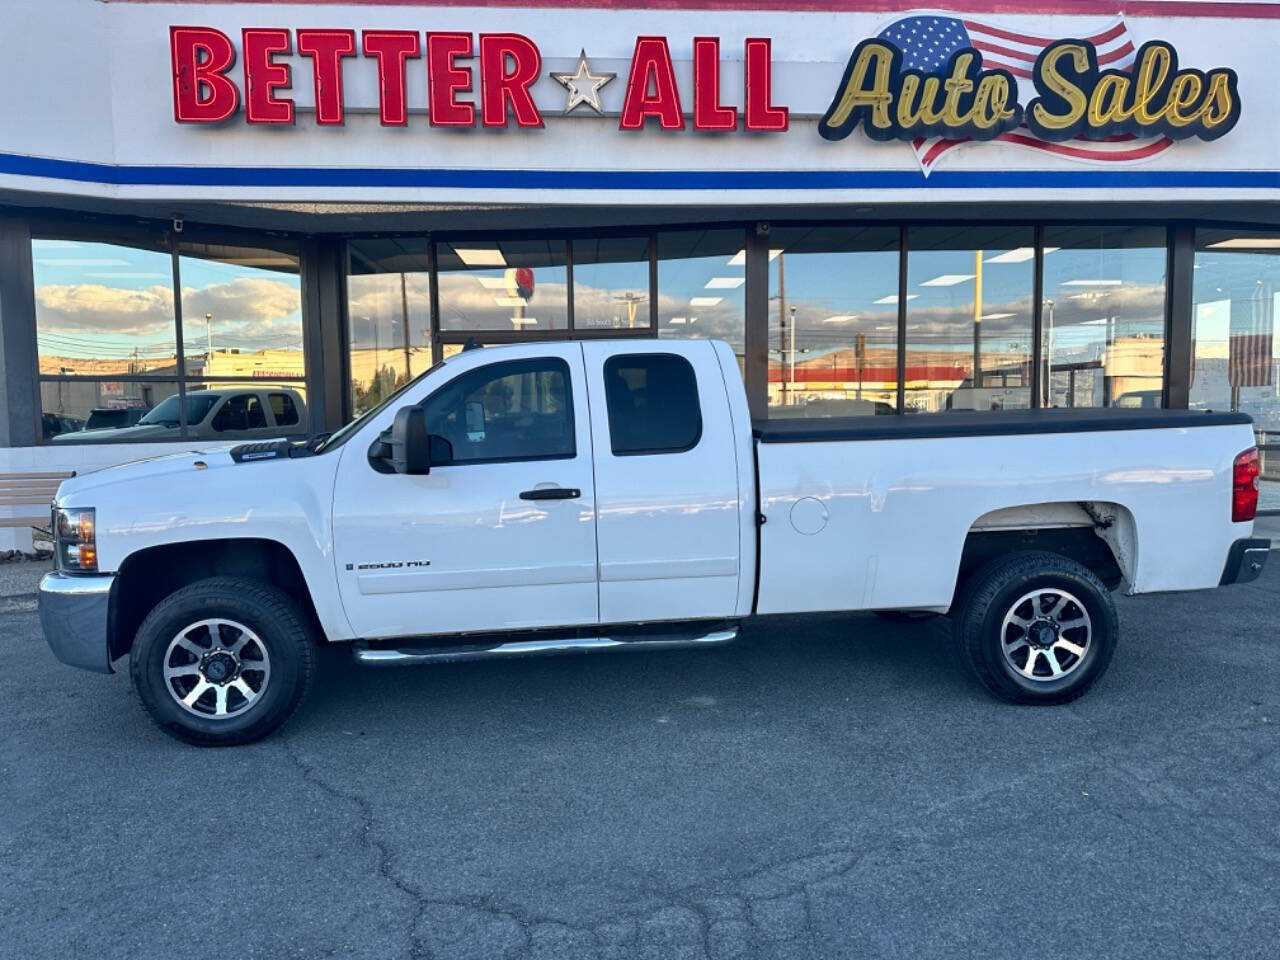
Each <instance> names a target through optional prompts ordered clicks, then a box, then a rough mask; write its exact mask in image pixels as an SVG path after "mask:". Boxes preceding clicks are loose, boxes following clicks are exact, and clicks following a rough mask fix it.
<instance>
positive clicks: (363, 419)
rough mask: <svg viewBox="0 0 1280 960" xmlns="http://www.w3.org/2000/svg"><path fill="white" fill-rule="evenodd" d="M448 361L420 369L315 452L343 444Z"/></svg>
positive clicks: (318, 446) (323, 442)
mask: <svg viewBox="0 0 1280 960" xmlns="http://www.w3.org/2000/svg"><path fill="white" fill-rule="evenodd" d="M448 362H449V361H448V360H441V361H440V362H439V363H433V364H432V365H431V366H430V367H428V368H427V369H426V370H424V371H422V373H420V374H418V375H417V376H416V377H414V378H413V379H412V380H410V381H409V382H408V383H406V384H405V385H404V386H402V387H401V388H400V389H399V390H396V391H395V392H393V393H391V394H389V395H388V396H387V398H386V399H385V400H383V401H382V402H381V403H380V404H378V405H377V406H376V407H373V408H372V409H369V410H366V411H365V412H364V413H362V414H360V416H358V417H356V418H355V419H354V420H352V421H351V422H350V423H348V424H345V425H344V426H341V427H339V428H338V429H337V430H335V431H334V432H333V433H331V434H329V436H327V437H326V438H325V439H324V440H322V441H321V442H320V443H318V444H316V447H315V452H316V453H324V452H325V451H327V450H334V449H336V448H338V447H340V446H342V444H344V443H345V442H346V441H347V438H349V437H350V436H351V435H352V434H354V433H356V432H357V431H358V430H359V429H360V428H361V427H362V426H364V425H365V424H366V423H368V422H369V419H370V418H371V417H376V416H377V415H378V414H380V413H381V412H382V411H383V410H385V409H387V407H389V406H391V404H393V403H395V402H396V401H397V400H399V399H400V398H401V397H402V396H404V394H405V392H406V391H407V390H409V389H410V388H411V387H415V386H417V385H418V384H419V383H420V382H421V381H422V378H423V377H425V376H427V375H428V374H430V373H431V372H432V371H434V370H438V369H439V368H440V367H443V366H444V365H445V364H446V363H448Z"/></svg>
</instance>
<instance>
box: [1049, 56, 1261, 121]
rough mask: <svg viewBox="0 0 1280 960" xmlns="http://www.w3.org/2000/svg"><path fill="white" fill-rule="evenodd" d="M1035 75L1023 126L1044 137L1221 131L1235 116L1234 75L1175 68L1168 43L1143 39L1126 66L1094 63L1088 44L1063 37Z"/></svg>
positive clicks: (1175, 58) (1237, 111)
mask: <svg viewBox="0 0 1280 960" xmlns="http://www.w3.org/2000/svg"><path fill="white" fill-rule="evenodd" d="M1033 82H1034V83H1035V86H1036V91H1037V92H1038V93H1039V96H1038V97H1036V98H1035V99H1034V100H1032V101H1031V103H1030V104H1029V106H1028V108H1027V126H1029V127H1030V128H1031V131H1032V133H1034V134H1036V135H1037V136H1039V137H1042V138H1043V139H1045V140H1069V139H1071V138H1072V137H1076V136H1081V135H1083V136H1086V137H1089V138H1091V139H1095V140H1096V139H1101V138H1102V137H1107V136H1114V135H1117V134H1125V133H1136V134H1138V135H1139V136H1145V137H1158V136H1165V137H1170V138H1172V139H1175V140H1182V139H1185V138H1187V137H1193V136H1198V137H1200V138H1201V139H1203V140H1213V139H1215V138H1217V137H1220V136H1222V135H1223V134H1224V133H1226V132H1227V131H1228V130H1230V129H1231V128H1232V127H1233V126H1235V123H1236V121H1237V120H1238V119H1239V117H1240V101H1239V96H1238V94H1237V93H1236V75H1235V72H1234V71H1232V70H1228V69H1226V68H1219V69H1217V70H1210V71H1209V72H1208V73H1203V72H1201V71H1199V70H1180V69H1179V68H1178V56H1177V54H1176V53H1175V52H1174V49H1173V47H1171V46H1169V44H1167V43H1163V42H1161V41H1152V42H1150V43H1145V44H1143V45H1142V47H1141V48H1140V49H1139V50H1138V53H1137V56H1136V58H1135V61H1134V64H1133V67H1132V68H1131V69H1130V70H1129V71H1128V72H1122V71H1119V70H1099V69H1098V61H1097V54H1096V53H1095V52H1094V49H1093V47H1092V45H1090V44H1087V43H1084V42H1082V41H1079V40H1062V41H1059V42H1058V43H1055V44H1051V45H1050V46H1048V47H1046V48H1045V51H1044V53H1042V54H1041V55H1040V59H1039V61H1038V62H1037V63H1036V70H1035V75H1034V77H1033Z"/></svg>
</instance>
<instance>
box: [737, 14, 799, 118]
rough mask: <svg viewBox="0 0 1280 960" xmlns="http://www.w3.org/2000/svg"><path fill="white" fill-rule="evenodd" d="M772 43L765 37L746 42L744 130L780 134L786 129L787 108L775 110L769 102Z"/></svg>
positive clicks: (788, 115)
mask: <svg viewBox="0 0 1280 960" xmlns="http://www.w3.org/2000/svg"><path fill="white" fill-rule="evenodd" d="M770 46H771V43H770V41H769V40H768V38H765V37H751V38H748V40H747V53H746V58H747V64H746V65H747V89H746V98H747V100H746V102H747V108H746V111H745V112H746V124H745V126H746V128H747V129H748V130H764V131H782V130H786V129H787V122H788V119H789V117H790V112H789V111H788V110H787V108H786V107H775V106H773V105H772V104H771V103H770V102H769V101H770V99H771V92H770V87H771V72H772V70H773V66H772V61H771V55H770Z"/></svg>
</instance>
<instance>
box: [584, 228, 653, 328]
mask: <svg viewBox="0 0 1280 960" xmlns="http://www.w3.org/2000/svg"><path fill="white" fill-rule="evenodd" d="M649 326H650V324H649V238H648V237H606V238H591V239H575V240H574V241H573V327H574V329H575V330H635V331H644V330H648V329H649Z"/></svg>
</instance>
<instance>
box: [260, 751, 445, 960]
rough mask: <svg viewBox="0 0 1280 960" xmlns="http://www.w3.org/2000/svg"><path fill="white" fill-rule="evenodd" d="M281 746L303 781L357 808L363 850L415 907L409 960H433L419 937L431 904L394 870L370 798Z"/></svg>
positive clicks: (411, 926) (379, 873) (381, 873)
mask: <svg viewBox="0 0 1280 960" xmlns="http://www.w3.org/2000/svg"><path fill="white" fill-rule="evenodd" d="M280 743H281V746H282V747H283V748H284V753H285V756H287V757H288V758H289V760H290V761H291V762H292V763H293V765H294V766H295V767H297V768H298V770H299V771H300V772H301V774H302V778H303V779H304V780H305V781H306V782H307V783H310V784H311V785H312V786H314V787H316V788H317V789H319V790H320V791H322V792H323V793H325V794H328V795H329V796H331V797H334V798H336V799H338V800H344V801H346V802H347V803H350V804H353V805H354V806H355V807H356V810H357V811H358V813H359V817H360V829H359V831H358V834H357V836H358V838H359V843H360V845H361V846H363V847H366V848H367V849H369V850H372V851H373V852H374V853H375V854H376V856H377V863H378V875H379V876H380V877H382V878H383V879H384V880H386V881H387V882H388V883H390V884H391V885H392V886H394V887H395V888H396V889H397V890H399V891H400V892H401V893H403V894H404V895H405V896H406V897H408V898H409V899H410V901H412V903H413V905H414V914H413V917H412V918H411V920H410V922H409V931H408V933H409V954H408V955H409V957H410V958H411V960H420V958H429V957H430V952H429V951H428V950H427V948H426V944H424V943H423V942H422V940H421V938H420V937H419V936H418V934H417V926H418V920H419V919H420V918H421V917H422V915H423V914H424V913H425V911H426V909H427V906H428V903H429V901H428V900H427V897H426V896H425V894H423V892H422V891H421V890H419V889H417V888H416V887H415V886H414V885H413V884H412V883H409V882H408V881H406V880H403V879H401V878H400V877H397V876H396V875H395V873H394V872H393V871H392V869H391V850H390V848H388V847H387V845H386V844H385V843H383V842H382V841H381V840H380V839H379V838H378V837H377V835H376V834H375V832H374V825H375V824H374V812H373V804H372V803H371V802H370V801H369V798H368V797H364V796H361V795H360V794H359V793H356V792H355V791H347V790H340V789H338V788H337V787H335V786H333V785H332V784H331V783H329V782H327V781H326V780H325V779H324V778H323V777H321V776H320V775H319V774H318V773H317V772H316V769H315V767H314V766H312V765H311V764H310V763H308V762H307V761H306V760H305V759H303V757H302V755H301V754H300V753H298V751H297V750H295V749H294V747H293V744H292V743H291V742H290V741H289V740H288V738H286V737H281V738H280Z"/></svg>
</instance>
